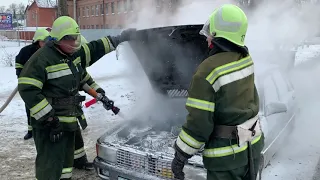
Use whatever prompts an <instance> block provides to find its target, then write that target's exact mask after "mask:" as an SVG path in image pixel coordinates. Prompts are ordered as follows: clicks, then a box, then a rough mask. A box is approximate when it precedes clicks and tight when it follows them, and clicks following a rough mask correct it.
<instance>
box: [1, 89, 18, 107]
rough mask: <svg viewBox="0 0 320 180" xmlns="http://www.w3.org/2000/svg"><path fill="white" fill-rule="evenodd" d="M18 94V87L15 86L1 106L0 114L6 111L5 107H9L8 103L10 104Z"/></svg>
mask: <svg viewBox="0 0 320 180" xmlns="http://www.w3.org/2000/svg"><path fill="white" fill-rule="evenodd" d="M17 92H18V86H16V88H15V89H14V90H13V91H12V93H11V94H10V96H9V97H8V99H7V100H6V102H5V103H4V104H3V105H2V106H1V108H0V113H1V112H2V111H3V110H4V109H6V107H7V106H8V105H9V103H10V102H11V100H12V99H13V97H14V96H15V95H16V93H17Z"/></svg>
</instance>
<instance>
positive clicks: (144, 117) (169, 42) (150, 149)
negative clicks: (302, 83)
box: [94, 24, 296, 180]
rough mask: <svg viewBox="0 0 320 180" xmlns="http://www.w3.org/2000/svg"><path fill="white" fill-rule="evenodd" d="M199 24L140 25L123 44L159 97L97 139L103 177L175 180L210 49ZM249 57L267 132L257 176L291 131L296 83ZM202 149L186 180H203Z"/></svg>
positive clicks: (97, 160)
mask: <svg viewBox="0 0 320 180" xmlns="http://www.w3.org/2000/svg"><path fill="white" fill-rule="evenodd" d="M201 28H202V25H201V24H195V25H179V26H168V27H157V28H151V29H141V30H138V31H137V36H136V40H135V41H132V42H130V43H127V44H124V45H123V47H122V49H121V50H122V51H125V52H126V53H128V52H129V54H127V56H128V57H130V61H134V60H136V61H138V62H139V63H140V64H141V67H142V69H143V71H144V73H145V75H146V77H147V78H148V80H149V82H150V85H151V87H152V89H153V91H154V92H156V93H155V95H157V96H159V97H151V96H150V101H152V102H153V103H152V104H153V105H152V106H149V107H148V108H147V109H146V110H145V111H143V113H141V115H140V116H135V117H132V118H128V119H125V120H123V121H119V122H118V123H117V124H115V125H114V126H113V127H112V128H110V129H109V130H107V132H105V133H104V134H103V135H102V136H101V137H100V138H99V139H98V140H97V143H96V153H97V156H96V158H95V159H94V167H95V169H96V172H97V174H98V176H99V177H100V178H101V179H111V180H114V179H118V180H147V179H152V180H156V179H174V178H173V174H172V172H171V161H172V159H173V157H174V149H173V147H172V146H173V143H174V141H175V139H176V138H177V136H178V134H179V132H180V129H181V126H182V124H183V123H184V122H185V119H186V118H185V117H186V115H187V111H186V109H185V102H186V98H187V96H188V92H187V89H188V86H189V84H190V81H191V78H192V75H193V73H194V72H195V70H196V68H197V66H198V65H199V64H200V63H201V61H202V60H203V59H204V58H205V54H206V52H207V49H208V48H207V42H206V39H205V37H203V36H202V35H199V31H200V30H201ZM130 53H131V54H130ZM253 60H254V63H255V81H256V86H257V90H258V94H259V97H260V111H259V117H260V119H261V124H262V125H261V126H262V129H263V131H264V133H265V147H264V149H263V151H262V153H261V160H262V161H261V162H262V163H261V167H260V168H259V174H258V176H259V177H258V178H259V179H261V173H262V170H263V169H264V168H265V167H266V166H267V165H268V163H269V162H270V159H271V158H272V156H273V155H274V154H275V153H276V152H277V151H278V150H279V148H280V147H281V144H283V143H285V140H286V138H287V137H288V135H289V134H290V132H291V131H292V129H293V126H294V120H295V116H296V102H295V91H294V87H293V85H292V84H291V82H290V80H289V78H287V77H288V76H287V75H286V73H285V72H283V71H282V68H280V67H279V66H277V65H275V64H270V63H268V62H265V61H259V60H256V61H255V58H254V57H253ZM153 99H154V100H153ZM201 152H202V150H201V151H199V153H197V154H196V155H194V156H193V157H192V158H191V159H189V161H188V164H187V165H186V166H185V168H184V172H185V173H186V179H197V180H201V179H206V170H205V168H204V167H203V163H202V155H201Z"/></svg>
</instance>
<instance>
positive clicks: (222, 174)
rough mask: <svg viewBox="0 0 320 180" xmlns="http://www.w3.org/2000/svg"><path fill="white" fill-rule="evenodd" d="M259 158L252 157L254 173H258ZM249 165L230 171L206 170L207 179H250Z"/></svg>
mask: <svg viewBox="0 0 320 180" xmlns="http://www.w3.org/2000/svg"><path fill="white" fill-rule="evenodd" d="M259 165H260V159H254V170H255V174H256V175H257V174H258V171H259ZM249 173H250V172H249V165H246V166H244V167H241V168H237V169H233V170H230V171H209V170H208V171H207V180H222V179H223V180H251V179H250V174H249Z"/></svg>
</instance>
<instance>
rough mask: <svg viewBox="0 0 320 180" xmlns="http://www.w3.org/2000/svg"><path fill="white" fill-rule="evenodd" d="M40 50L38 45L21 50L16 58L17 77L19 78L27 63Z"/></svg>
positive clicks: (31, 45)
mask: <svg viewBox="0 0 320 180" xmlns="http://www.w3.org/2000/svg"><path fill="white" fill-rule="evenodd" d="M39 48H40V46H39V45H38V43H32V44H30V45H27V46H25V47H23V48H21V50H20V52H19V54H18V55H17V56H16V59H15V68H16V75H17V76H18V77H19V75H20V73H21V70H22V69H23V66H24V65H25V64H26V62H27V61H28V60H29V59H30V57H31V56H32V55H33V54H34V53H35V52H36V51H37V50H38V49H39Z"/></svg>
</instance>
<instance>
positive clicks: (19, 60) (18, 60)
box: [15, 48, 26, 77]
mask: <svg viewBox="0 0 320 180" xmlns="http://www.w3.org/2000/svg"><path fill="white" fill-rule="evenodd" d="M24 53H26V52H25V51H24V49H23V48H22V49H21V50H20V52H19V54H18V55H17V56H16V58H15V68H16V75H17V77H19V75H20V73H21V71H22V69H23V65H24V63H25V61H24V59H23V55H24Z"/></svg>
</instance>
